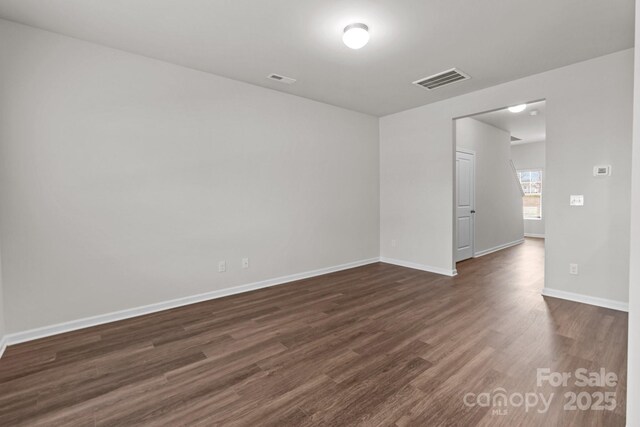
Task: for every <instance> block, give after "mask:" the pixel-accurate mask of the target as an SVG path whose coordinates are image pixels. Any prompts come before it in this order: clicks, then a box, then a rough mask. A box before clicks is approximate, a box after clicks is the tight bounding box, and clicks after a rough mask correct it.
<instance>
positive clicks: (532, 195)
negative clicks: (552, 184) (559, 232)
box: [518, 169, 542, 219]
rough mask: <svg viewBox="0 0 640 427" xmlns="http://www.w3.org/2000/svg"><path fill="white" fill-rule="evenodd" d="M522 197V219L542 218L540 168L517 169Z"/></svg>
mask: <svg viewBox="0 0 640 427" xmlns="http://www.w3.org/2000/svg"><path fill="white" fill-rule="evenodd" d="M518 178H519V179H520V185H522V191H523V192H524V197H522V214H523V217H524V219H542V170H541V169H534V170H527V171H518Z"/></svg>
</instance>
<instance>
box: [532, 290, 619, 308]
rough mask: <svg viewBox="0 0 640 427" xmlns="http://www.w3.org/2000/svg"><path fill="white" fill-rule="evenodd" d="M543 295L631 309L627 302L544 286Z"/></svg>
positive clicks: (600, 305) (607, 306)
mask: <svg viewBox="0 0 640 427" xmlns="http://www.w3.org/2000/svg"><path fill="white" fill-rule="evenodd" d="M542 295H544V296H546V297H553V298H560V299H565V300H568V301H574V302H581V303H583V304H589V305H596V306H598V307H604V308H610V309H612V310H619V311H629V304H628V303H626V302H622V301H615V300H611V299H606V298H598V297H592V296H589V295H582V294H575V293H573V292H566V291H560V290H558V289H550V288H544V289H542Z"/></svg>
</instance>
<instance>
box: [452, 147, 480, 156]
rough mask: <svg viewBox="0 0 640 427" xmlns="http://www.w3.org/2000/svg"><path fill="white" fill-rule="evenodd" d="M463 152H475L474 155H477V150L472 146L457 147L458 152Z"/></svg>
mask: <svg viewBox="0 0 640 427" xmlns="http://www.w3.org/2000/svg"><path fill="white" fill-rule="evenodd" d="M458 151H459V152H461V153H466V154H473V155H474V156H475V155H476V152H475V150H472V149H470V148H464V147H456V152H458Z"/></svg>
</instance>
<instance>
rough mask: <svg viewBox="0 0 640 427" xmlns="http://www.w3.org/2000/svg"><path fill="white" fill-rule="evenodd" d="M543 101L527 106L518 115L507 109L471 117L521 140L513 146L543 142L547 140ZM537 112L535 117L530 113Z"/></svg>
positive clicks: (544, 104)
mask: <svg viewBox="0 0 640 427" xmlns="http://www.w3.org/2000/svg"><path fill="white" fill-rule="evenodd" d="M545 106H546V102H545V101H540V102H534V103H530V104H527V108H526V109H525V110H524V111H522V112H520V113H512V112H511V111H509V110H508V109H506V108H505V109H502V110H498V111H492V112H490V113H483V114H478V115H475V116H473V118H474V119H476V120H480V121H481V122H484V123H486V124H489V125H492V126H495V127H497V128H500V129H503V130H506V131H507V132H509V133H511V136H515V137H516V138H519V139H521V141H516V142H513V144H525V143H528V142H538V141H544V140H546V138H547V127H546V117H545ZM534 110H535V111H537V112H538V114H537V115H535V116H532V115H531V112H532V111H534Z"/></svg>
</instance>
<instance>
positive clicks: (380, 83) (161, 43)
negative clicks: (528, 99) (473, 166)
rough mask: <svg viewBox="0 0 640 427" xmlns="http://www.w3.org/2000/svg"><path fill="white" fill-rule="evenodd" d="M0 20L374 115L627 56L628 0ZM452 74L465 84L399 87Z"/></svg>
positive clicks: (215, 3)
mask: <svg viewBox="0 0 640 427" xmlns="http://www.w3.org/2000/svg"><path fill="white" fill-rule="evenodd" d="M0 16H1V17H4V18H6V19H9V20H12V21H16V22H20V23H24V24H28V25H32V26H35V27H40V28H44V29H47V30H51V31H55V32H58V33H61V34H65V35H69V36H73V37H77V38H80V39H84V40H88V41H92V42H96V43H100V44H103V45H106V46H110V47H114V48H118V49H122V50H126V51H129V52H134V53H138V54H141V55H145V56H149V57H152V58H157V59H161V60H165V61H168V62H173V63H176V64H180V65H184V66H187V67H191V68H195V69H198V70H202V71H207V72H211V73H214V74H218V75H221V76H226V77H230V78H233V79H237V80H242V81H245V82H249V83H253V84H256V85H260V86H264V87H268V88H273V89H276V90H281V91H283V92H288V93H292V94H296V95H300V96H304V97H307V98H311V99H315V100H318V101H322V102H326V103H329V104H334V105H338V106H342V107H345V108H349V109H353V110H357V111H362V112H366V113H370V114H373V115H385V114H389V113H393V112H397V111H401V110H404V109H407V108H411V107H415V106H418V105H423V104H427V103H430V102H435V101H438V100H441V99H444V98H449V97H452V96H456V95H461V94H463V93H466V92H471V91H474V90H478V89H481V88H484V87H488V86H493V85H496V84H499V83H502V82H505V81H509V80H513V79H516V78H519V77H524V76H527V75H531V74H535V73H539V72H542V71H546V70H550V69H553V68H557V67H560V66H563V65H568V64H571V63H575V62H579V61H582V60H586V59H589V58H593V57H596V56H600V55H604V54H607V53H611V52H615V51H619V50H622V49H626V48H630V47H632V46H633V16H634V1H633V0H404V1H399V0H353V1H346V0H269V1H263V0H253V1H251V0H180V1H178V0H101V1H98V0H93V1H89V0H0ZM356 21H359V22H364V23H365V24H367V25H368V26H369V28H370V33H371V41H370V42H369V44H368V45H367V46H365V47H364V48H363V49H361V50H358V51H354V50H351V49H349V48H347V47H346V46H344V45H343V44H342V41H341V36H342V29H343V28H344V27H345V26H346V25H347V24H349V23H351V22H356ZM452 67H457V68H459V69H461V70H462V71H464V72H466V73H468V74H470V75H471V76H472V79H471V80H469V81H465V82H461V83H457V84H454V85H451V86H448V87H444V88H440V89H436V90H434V91H427V90H425V89H422V88H419V87H416V86H413V85H411V82H412V81H415V80H417V79H419V78H421V77H426V76H429V75H431V74H434V73H437V72H440V71H443V70H446V69H449V68H452ZM270 73H278V74H283V75H285V76H290V77H293V78H295V79H297V80H298V81H297V82H296V83H295V84H293V85H291V86H286V85H283V84H281V83H277V82H273V81H269V80H267V79H266V76H267V75H268V74H270Z"/></svg>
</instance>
